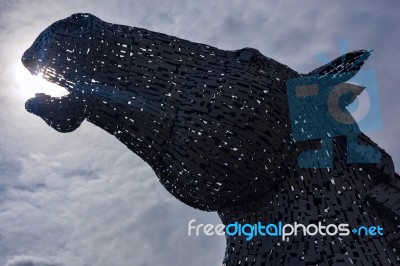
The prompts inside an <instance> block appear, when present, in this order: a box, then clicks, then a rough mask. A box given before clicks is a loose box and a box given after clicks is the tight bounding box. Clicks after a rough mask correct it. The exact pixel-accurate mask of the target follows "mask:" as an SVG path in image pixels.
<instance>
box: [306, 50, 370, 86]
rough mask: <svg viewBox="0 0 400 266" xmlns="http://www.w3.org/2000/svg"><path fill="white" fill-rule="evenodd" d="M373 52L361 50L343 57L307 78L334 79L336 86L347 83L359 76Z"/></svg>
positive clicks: (320, 68)
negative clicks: (358, 73)
mask: <svg viewBox="0 0 400 266" xmlns="http://www.w3.org/2000/svg"><path fill="white" fill-rule="evenodd" d="M371 52H372V51H366V50H359V51H354V52H351V53H347V54H344V55H342V56H341V57H338V58H336V59H335V60H333V61H331V62H329V63H328V64H326V65H323V66H321V67H319V68H317V69H314V70H313V71H311V72H310V73H308V74H306V75H305V76H310V77H315V78H319V77H321V78H326V77H327V78H328V79H333V80H334V82H333V83H335V84H339V83H342V82H345V81H347V80H349V79H351V78H352V77H354V76H355V74H357V72H358V71H359V70H360V69H361V67H362V66H363V64H364V62H365V61H366V60H367V59H368V57H369V56H370V55H371Z"/></svg>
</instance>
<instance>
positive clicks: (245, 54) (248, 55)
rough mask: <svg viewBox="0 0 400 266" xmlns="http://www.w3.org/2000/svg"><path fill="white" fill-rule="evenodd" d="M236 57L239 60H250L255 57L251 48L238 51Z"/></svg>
mask: <svg viewBox="0 0 400 266" xmlns="http://www.w3.org/2000/svg"><path fill="white" fill-rule="evenodd" d="M236 57H237V59H238V60H239V61H242V62H245V61H250V60H252V59H253V58H254V53H253V51H251V50H250V49H242V50H240V51H237V52H236Z"/></svg>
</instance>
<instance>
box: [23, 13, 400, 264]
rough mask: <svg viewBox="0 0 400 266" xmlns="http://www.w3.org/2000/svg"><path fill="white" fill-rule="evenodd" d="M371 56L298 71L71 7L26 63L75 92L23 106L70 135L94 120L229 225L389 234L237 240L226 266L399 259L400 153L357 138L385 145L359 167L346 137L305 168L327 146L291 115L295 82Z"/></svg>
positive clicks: (173, 188) (175, 189) (344, 69)
mask: <svg viewBox="0 0 400 266" xmlns="http://www.w3.org/2000/svg"><path fill="white" fill-rule="evenodd" d="M368 56H369V53H368V52H366V51H355V52H352V53H348V54H346V55H344V56H342V57H341V58H339V59H337V60H334V61H332V62H331V63H330V64H328V65H325V66H322V67H319V68H317V69H316V70H314V71H312V72H310V73H309V74H299V73H297V72H296V71H294V70H292V69H290V68H289V67H287V66H285V65H283V64H281V63H279V62H277V61H275V60H273V59H271V58H268V57H265V56H264V55H262V54H261V53H260V52H259V51H257V50H256V49H252V48H243V49H240V50H236V51H225V50H220V49H217V48H215V47H211V46H208V45H205V44H199V43H193V42H190V41H186V40H183V39H179V38H176V37H173V36H169V35H165V34H161V33H157V32H152V31H148V30H145V29H141V28H134V27H128V26H122V25H117V24H111V23H107V22H104V21H102V20H100V19H99V18H97V17H95V16H93V15H91V14H74V15H72V16H70V17H68V18H66V19H64V20H60V21H57V22H55V23H54V24H52V25H51V26H49V27H48V28H47V29H45V30H44V31H43V32H42V33H41V34H40V35H39V36H38V38H37V39H36V40H35V42H34V43H33V44H32V46H31V47H30V48H29V49H28V50H27V51H26V52H25V53H24V55H23V57H22V62H23V64H24V65H25V67H26V68H27V69H29V70H30V72H31V73H32V74H37V73H42V75H43V78H45V79H46V80H48V81H50V82H53V83H56V84H58V85H60V86H63V87H64V88H66V89H67V90H68V91H69V94H68V95H66V96H63V97H60V98H56V97H51V96H48V95H45V94H37V95H36V97H34V98H32V99H29V100H28V101H27V102H26V109H27V110H28V111H29V112H31V113H33V114H36V115H38V116H40V117H41V118H42V119H43V120H44V121H45V122H46V123H47V124H49V125H50V126H51V127H52V128H54V129H56V130H57V131H60V132H70V131H73V130H75V129H77V128H78V127H79V125H80V124H81V123H82V121H84V120H87V121H89V122H91V123H93V124H95V125H96V126H98V127H100V128H102V129H104V130H106V131H107V132H109V133H110V134H112V135H114V136H115V137H116V138H118V139H119V140H120V141H121V142H122V143H124V144H125V145H126V146H127V147H128V148H129V149H130V150H132V151H133V152H134V153H136V154H137V155H139V156H140V157H141V158H142V159H143V160H144V161H145V162H147V163H148V164H149V165H150V166H151V167H152V169H153V170H154V172H155V173H156V175H157V176H158V178H159V181H160V182H161V184H162V185H163V186H164V187H165V188H166V189H167V190H168V191H169V192H170V193H171V194H172V195H174V196H175V197H176V198H177V199H179V200H181V201H182V202H184V203H186V204H187V205H189V206H192V207H194V208H197V209H200V210H204V211H217V212H218V214H219V216H220V218H221V220H222V221H223V223H224V224H230V223H234V222H236V221H239V222H241V223H249V224H256V223H257V222H259V221H261V222H268V223H277V222H278V221H279V222H282V223H294V222H298V223H303V224H317V223H318V222H323V223H336V224H338V223H342V222H346V223H348V224H349V225H350V227H357V226H360V225H365V226H371V225H380V226H381V227H383V228H384V230H385V233H384V235H383V236H380V237H377V236H375V237H373V236H365V237H362V236H358V235H356V234H350V235H348V236H344V237H338V236H329V235H326V236H321V235H315V236H303V235H302V234H299V235H297V236H291V237H289V238H288V239H285V241H283V240H281V239H280V238H279V237H263V236H255V237H254V238H253V239H251V240H250V241H247V240H246V239H245V237H243V236H242V237H240V236H227V248H226V253H225V256H224V259H223V263H224V264H225V265H279V264H282V265H315V264H319V265H323V264H324V265H338V264H343V265H344V264H345V265H347V264H352V263H353V264H357V265H394V264H397V263H399V260H400V259H399V255H398V253H397V252H398V251H396V249H397V250H398V249H399V248H400V242H399V234H398V231H399V221H400V219H398V214H399V209H400V200H399V195H400V193H399V189H400V181H399V180H400V179H399V176H398V175H397V174H396V173H395V171H394V166H393V162H392V159H391V157H390V156H389V155H388V154H387V153H385V152H384V151H383V150H382V149H379V148H378V147H377V145H376V144H375V143H373V142H372V141H371V140H370V139H369V138H368V137H366V136H365V135H363V134H360V135H359V136H358V139H357V142H358V143H361V144H368V145H370V146H373V147H376V148H377V149H378V150H379V151H380V153H381V155H382V156H381V159H380V161H379V162H378V163H363V164H359V163H358V164H357V163H352V164H349V163H348V162H347V161H346V158H345V157H346V156H345V154H346V153H347V147H346V145H347V142H346V140H345V138H344V137H335V138H334V139H332V143H333V145H332V148H333V152H332V156H333V157H332V158H331V159H332V161H333V164H332V167H311V168H302V167H300V166H299V163H298V158H299V155H300V153H302V152H303V151H305V150H315V149H317V148H318V147H320V145H321V141H318V140H309V141H294V139H293V136H292V131H291V123H290V117H289V105H288V95H287V89H286V88H287V87H286V82H287V81H288V80H291V79H296V78H300V77H319V76H324V75H325V76H326V74H333V75H335V76H338V77H340V78H339V79H334V80H333V82H334V83H336V84H333V85H337V86H346V84H345V83H343V82H345V81H346V80H348V79H350V78H351V77H352V76H353V75H354V74H355V73H356V72H357V71H358V70H359V69H360V68H361V66H362V64H363V63H364V61H365V60H366V59H367V58H368ZM343 58H344V59H345V62H346V63H344V62H343V61H342V59H343ZM346 73H352V74H346ZM335 81H336V82H335ZM331 85H332V84H331ZM331 85H330V86H328V87H329V88H330V87H332V86H331ZM328 87H327V88H325V89H329V88H328ZM349 102H351V101H349ZM343 112H345V111H343ZM317 118H318V117H317ZM320 120H321V121H320V123H321V124H324V123H330V122H329V121H328V120H327V119H323V118H321V119H320ZM188 264H189V265H190V262H188Z"/></svg>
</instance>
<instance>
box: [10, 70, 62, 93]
mask: <svg viewBox="0 0 400 266" xmlns="http://www.w3.org/2000/svg"><path fill="white" fill-rule="evenodd" d="M14 80H15V83H16V84H17V91H18V92H19V93H21V94H22V95H23V96H24V97H26V96H28V97H34V96H35V94H36V93H45V94H48V95H51V96H53V97H60V96H63V95H66V94H67V93H68V91H67V90H66V89H64V88H62V87H60V86H58V85H56V84H54V83H51V82H48V81H46V80H45V79H43V78H42V77H41V75H32V74H31V73H29V71H28V70H27V69H26V68H25V67H24V66H23V65H22V63H18V64H16V65H15V66H14Z"/></svg>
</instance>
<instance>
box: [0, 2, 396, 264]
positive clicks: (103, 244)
mask: <svg viewBox="0 0 400 266" xmlns="http://www.w3.org/2000/svg"><path fill="white" fill-rule="evenodd" d="M399 7H400V2H399V1H373V0H371V1H351V2H350V1H330V2H328V1H317V0H315V1H311V0H305V1H295V0H290V1H278V0H272V1H216V0H214V1H182V0H179V1H178V0H177V1H172V0H150V1H144V0H143V1H109V0H108V1H104V0H96V1H94V0H91V1H54V0H52V1H50V0H37V1H18V0H16V1H15V0H14V1H11V0H2V2H1V6H0V48H1V49H0V62H1V63H2V66H1V68H0V265H6V266H27V265H31V266H39V265H42V266H54V265H74V266H83V265H104V266H105V265H139V266H147V265H177V266H180V265H194V266H204V265H211V266H212V265H220V264H221V261H222V258H223V255H224V251H225V239H224V237H219V236H213V237H207V236H199V237H195V236H188V233H187V225H188V222H189V221H190V220H191V219H196V224H197V223H212V224H218V223H220V220H219V218H218V215H217V214H216V213H206V212H202V211H199V210H195V209H192V208H191V207H188V206H186V205H184V204H183V203H181V202H179V201H178V200H176V199H175V198H174V197H173V196H172V195H170V194H169V193H168V192H167V191H166V190H165V189H164V188H163V187H162V185H161V184H160V183H159V182H158V180H157V177H156V176H155V174H154V172H153V171H152V170H151V168H150V167H149V166H148V165H147V164H146V163H144V162H143V161H142V160H141V159H140V158H139V157H138V156H136V155H135V154H134V153H132V152H131V151H129V150H128V149H127V148H126V147H125V146H124V145H123V144H122V143H120V142H119V141H117V139H115V138H114V137H113V136H111V135H109V134H108V133H106V132H105V131H102V130H101V129H100V128H98V127H96V126H94V125H93V124H90V123H89V122H86V121H85V122H84V123H83V124H82V126H81V127H79V128H78V129H77V130H76V131H74V132H72V133H65V134H62V133H58V132H56V131H55V130H53V129H52V128H50V127H49V126H47V124H46V123H45V122H44V121H43V120H41V119H40V118H39V117H36V116H33V115H32V114H30V113H28V112H26V111H25V109H24V103H25V101H26V100H27V99H28V98H30V97H32V96H33V95H34V94H35V93H38V92H46V93H47V94H51V95H52V96H60V95H63V94H65V93H66V91H64V90H63V89H62V88H58V87H56V86H55V85H50V84H48V83H47V82H45V81H42V80H40V79H38V78H37V77H36V78H35V77H32V76H31V75H30V74H29V72H28V71H27V70H26V69H24V68H23V66H22V64H21V62H20V58H21V56H22V53H23V52H24V51H25V50H26V49H27V48H28V47H29V46H30V45H31V44H32V42H33V41H34V39H35V38H36V37H37V35H39V33H40V32H41V31H42V30H43V29H45V28H46V27H47V26H49V25H50V24H51V23H53V22H55V21H57V20H59V19H63V18H65V17H68V16H69V15H71V14H73V13H77V12H89V13H92V14H94V15H96V16H98V17H99V18H101V19H103V20H105V21H108V22H113V23H117V24H124V25H130V26H135V27H141V28H146V29H149V30H153V31H157V32H162V33H166V34H170V35H174V36H177V37H180V38H183V39H188V40H190V41H194V42H200V43H206V44H209V45H212V46H216V47H218V48H220V49H227V50H235V49H240V48H243V47H253V48H256V49H258V50H259V51H260V52H261V53H263V54H264V55H265V56H268V57H271V58H273V59H275V60H278V61H279V62H281V63H284V64H286V65H288V66H290V67H291V68H293V69H294V70H296V71H298V72H300V73H308V72H309V71H311V70H313V69H315V68H317V67H319V66H320V65H322V64H324V63H325V62H324V61H323V60H322V59H321V56H319V57H318V56H317V55H318V54H320V55H323V56H324V57H325V58H328V59H329V60H332V59H335V58H336V57H338V56H340V55H341V49H340V45H339V43H340V41H341V40H345V42H346V43H347V51H348V52H349V51H353V50H359V49H373V50H374V52H373V54H372V56H371V57H370V58H369V59H368V61H367V63H366V65H365V67H364V69H371V70H373V71H374V72H375V73H376V77H377V85H378V94H379V103H380V110H379V111H380V114H381V119H382V128H381V129H380V130H378V131H377V132H366V134H367V135H368V136H370V137H371V138H372V139H373V140H374V141H375V142H377V143H378V144H379V146H380V147H382V148H384V149H385V150H386V151H387V152H388V153H389V154H390V155H391V156H392V157H393V160H394V163H395V166H396V168H398V167H400V145H399V141H398V139H397V137H398V136H399V135H400V124H399V123H398V115H399V114H400V104H398V101H399V99H398V97H397V96H398V95H399V93H398V88H397V87H398V84H400V75H399V74H398V70H399V62H400V54H399V52H398V47H399V43H400V16H399V15H398V10H399Z"/></svg>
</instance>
